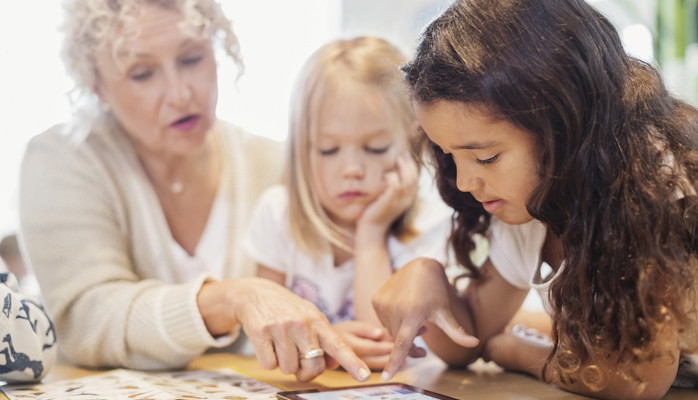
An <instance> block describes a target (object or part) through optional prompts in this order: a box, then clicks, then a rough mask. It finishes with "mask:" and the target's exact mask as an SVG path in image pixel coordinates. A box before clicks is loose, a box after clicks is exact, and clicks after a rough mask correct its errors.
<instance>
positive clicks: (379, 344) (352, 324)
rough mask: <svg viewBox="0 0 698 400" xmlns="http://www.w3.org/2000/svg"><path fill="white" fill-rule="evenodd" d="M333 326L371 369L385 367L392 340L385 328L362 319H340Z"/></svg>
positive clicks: (391, 347)
mask: <svg viewBox="0 0 698 400" xmlns="http://www.w3.org/2000/svg"><path fill="white" fill-rule="evenodd" d="M334 328H335V329H336V330H337V332H339V334H340V335H341V336H342V337H343V338H344V340H345V341H346V342H347V343H349V345H350V346H351V348H352V350H354V352H355V353H356V355H358V356H359V357H360V358H361V359H362V360H364V362H365V363H366V364H367V365H368V366H369V368H371V370H380V369H383V368H385V365H386V364H387V362H388V356H390V351H391V350H392V349H393V341H392V340H391V339H390V335H388V332H387V331H386V330H385V329H383V328H382V327H378V326H376V325H374V324H371V323H368V322H362V321H342V322H338V323H336V324H334Z"/></svg>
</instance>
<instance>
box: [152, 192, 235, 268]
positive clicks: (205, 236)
mask: <svg viewBox="0 0 698 400" xmlns="http://www.w3.org/2000/svg"><path fill="white" fill-rule="evenodd" d="M226 182H227V181H226V180H225V179H222V180H221V183H220V184H219V186H218V192H217V194H216V198H215V199H214V201H213V204H212V205H211V212H210V213H209V215H208V220H207V221H206V226H205V227H204V231H203V233H202V234H201V238H200V239H199V243H197V245H196V249H194V254H192V255H189V253H187V251H186V250H184V248H182V245H180V244H179V243H178V242H177V241H176V240H175V239H174V238H172V240H171V247H172V253H173V255H174V260H175V265H173V266H172V267H173V268H175V269H177V270H178V271H179V274H180V275H181V276H184V277H186V278H185V279H186V280H192V279H196V278H197V277H198V276H199V275H201V274H208V275H210V276H212V277H214V278H216V279H223V278H224V271H225V246H226V243H228V226H227V221H228V214H229V210H228V205H227V203H226V202H225V193H226V190H227V186H226ZM141 206H142V207H144V208H145V207H147V206H148V205H147V204H142V205H141ZM155 239H156V238H152V240H153V241H155Z"/></svg>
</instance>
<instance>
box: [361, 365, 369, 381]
mask: <svg viewBox="0 0 698 400" xmlns="http://www.w3.org/2000/svg"><path fill="white" fill-rule="evenodd" d="M369 376H371V372H370V371H369V370H367V369H366V368H360V369H359V380H360V381H362V382H363V381H365V380H366V379H368V377H369Z"/></svg>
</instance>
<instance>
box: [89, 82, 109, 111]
mask: <svg viewBox="0 0 698 400" xmlns="http://www.w3.org/2000/svg"><path fill="white" fill-rule="evenodd" d="M92 91H93V92H94V93H95V94H96V95H97V99H98V101H99V108H100V109H101V110H102V111H104V112H108V111H109V110H111V105H110V104H109V102H108V101H107V100H106V99H105V96H104V93H103V92H102V85H100V82H99V79H96V80H95V83H94V85H92Z"/></svg>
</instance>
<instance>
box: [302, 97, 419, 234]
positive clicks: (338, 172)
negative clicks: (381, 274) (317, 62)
mask: <svg viewBox="0 0 698 400" xmlns="http://www.w3.org/2000/svg"><path fill="white" fill-rule="evenodd" d="M318 113H319V115H318V118H317V120H316V122H317V129H316V130H315V131H316V134H315V136H314V137H313V138H311V143H310V168H311V171H312V174H313V176H312V189H313V190H314V192H315V195H316V196H317V198H318V200H319V202H320V204H321V205H322V207H323V208H324V209H325V211H326V212H327V213H328V215H329V216H330V218H331V219H332V220H333V222H335V223H336V224H338V225H340V226H342V227H344V228H347V229H353V228H354V226H355V223H356V221H357V220H358V218H359V217H360V216H361V213H362V212H363V211H364V209H365V208H366V207H367V206H368V205H369V204H371V202H373V201H374V200H375V199H376V198H377V197H378V196H379V195H380V194H381V193H382V192H383V191H384V190H385V188H386V182H385V179H384V175H385V173H386V172H388V171H391V170H393V169H394V168H395V162H396V157H397V155H398V154H400V153H401V152H404V151H405V150H406V149H407V139H406V137H407V133H406V132H404V128H403V126H402V124H400V123H399V120H398V118H397V116H396V115H395V112H394V111H393V110H392V109H391V107H390V106H389V104H388V102H387V100H385V99H384V95H382V94H381V93H380V92H379V91H378V89H373V88H369V87H366V86H362V85H359V84H353V85H349V86H344V87H342V89H341V90H338V91H337V93H336V94H334V95H332V96H330V98H329V99H328V101H325V102H324V104H323V105H322V106H321V107H320V109H319V110H318Z"/></svg>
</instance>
